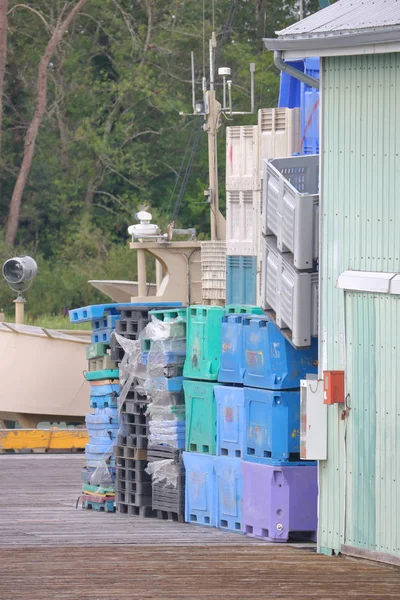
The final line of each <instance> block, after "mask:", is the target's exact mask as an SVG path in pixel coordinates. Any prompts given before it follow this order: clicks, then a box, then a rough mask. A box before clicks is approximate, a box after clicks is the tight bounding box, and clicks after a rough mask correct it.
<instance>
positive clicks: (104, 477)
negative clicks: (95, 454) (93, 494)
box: [89, 459, 114, 487]
mask: <svg viewBox="0 0 400 600" xmlns="http://www.w3.org/2000/svg"><path fill="white" fill-rule="evenodd" d="M89 482H90V485H97V486H99V487H100V486H101V487H104V486H113V485H114V480H113V476H112V473H111V472H110V468H109V466H108V465H107V462H106V460H105V459H102V460H100V462H99V464H98V466H97V467H96V469H95V470H94V472H93V473H92V475H91V476H90V479H89Z"/></svg>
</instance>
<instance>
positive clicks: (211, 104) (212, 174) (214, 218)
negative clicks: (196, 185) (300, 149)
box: [179, 31, 256, 240]
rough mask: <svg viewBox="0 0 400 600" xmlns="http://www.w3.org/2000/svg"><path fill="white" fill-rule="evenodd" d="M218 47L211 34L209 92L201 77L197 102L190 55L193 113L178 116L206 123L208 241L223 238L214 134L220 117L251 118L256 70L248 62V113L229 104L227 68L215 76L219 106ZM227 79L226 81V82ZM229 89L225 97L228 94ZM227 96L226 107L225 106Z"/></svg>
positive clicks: (253, 64)
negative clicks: (200, 93) (199, 117)
mask: <svg viewBox="0 0 400 600" xmlns="http://www.w3.org/2000/svg"><path fill="white" fill-rule="evenodd" d="M216 48H217V37H216V35H215V32H214V31H213V33H212V34H211V39H210V40H209V54H210V56H209V65H210V67H209V68H210V72H209V78H210V89H209V90H207V80H206V78H205V76H204V75H203V78H202V98H201V99H196V79H195V64H194V52H191V53H190V57H191V69H192V108H193V112H192V113H183V112H181V113H179V114H180V115H185V116H193V115H194V116H196V117H198V116H201V117H203V119H204V121H205V123H204V125H203V129H204V131H206V132H207V134H208V167H209V185H210V187H209V189H208V190H207V193H205V196H206V197H207V198H208V202H209V204H210V223H211V239H212V240H224V239H225V229H226V226H225V219H224V217H223V216H222V214H221V213H220V211H219V203H218V162H217V131H218V129H219V128H220V126H221V114H227V113H228V114H229V116H235V115H253V114H254V112H255V101H254V73H255V70H256V65H255V63H250V98H251V100H250V111H234V110H233V104H232V79H231V69H230V68H229V67H220V68H219V69H218V76H219V77H222V106H221V104H220V103H219V102H218V100H217V98H216V92H215V50H216ZM227 77H229V79H227ZM227 88H228V94H227ZM227 95H228V104H227Z"/></svg>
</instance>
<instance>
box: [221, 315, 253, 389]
mask: <svg viewBox="0 0 400 600" xmlns="http://www.w3.org/2000/svg"><path fill="white" fill-rule="evenodd" d="M243 318H244V315H238V314H236V315H225V316H224V317H222V324H221V362H220V367H219V374H218V381H219V382H220V383H239V384H243V378H244V373H245V370H246V363H245V360H244V350H243Z"/></svg>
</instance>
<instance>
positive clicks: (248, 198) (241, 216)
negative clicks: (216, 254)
mask: <svg viewBox="0 0 400 600" xmlns="http://www.w3.org/2000/svg"><path fill="white" fill-rule="evenodd" d="M260 237H261V192H260V191H252V190H244V191H238V190H235V191H231V192H229V191H227V192H226V252H227V254H228V255H229V256H256V255H257V253H258V248H259V243H260Z"/></svg>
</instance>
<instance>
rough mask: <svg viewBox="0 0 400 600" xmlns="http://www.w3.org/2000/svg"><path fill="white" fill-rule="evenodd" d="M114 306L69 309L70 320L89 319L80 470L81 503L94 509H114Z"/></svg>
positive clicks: (116, 424)
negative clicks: (86, 440) (84, 442)
mask: <svg viewBox="0 0 400 600" xmlns="http://www.w3.org/2000/svg"><path fill="white" fill-rule="evenodd" d="M116 312H117V310H116V305H96V306H86V307H84V308H80V309H75V310H72V311H70V320H71V322H73V323H82V322H88V321H89V322H91V325H92V333H91V342H92V343H91V345H90V346H88V347H87V348H86V357H87V359H88V371H87V372H86V374H85V378H86V379H87V381H89V382H90V408H91V409H92V412H91V413H88V414H87V415H86V427H87V430H88V435H89V443H88V444H87V445H86V453H85V458H86V466H85V468H84V470H83V471H82V482H83V487H82V496H81V500H82V505H83V507H84V508H90V509H93V510H98V511H105V512H114V510H115V484H114V482H115V463H114V457H113V446H114V444H115V440H116V437H117V433H118V429H119V419H118V406H117V402H118V395H119V392H120V385H119V370H118V366H117V364H116V363H115V362H114V361H113V360H112V359H111V357H110V353H109V352H110V337H111V334H112V333H113V331H114V329H115V325H116V323H117V322H118V320H119V316H118V315H117V314H116Z"/></svg>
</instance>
